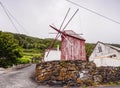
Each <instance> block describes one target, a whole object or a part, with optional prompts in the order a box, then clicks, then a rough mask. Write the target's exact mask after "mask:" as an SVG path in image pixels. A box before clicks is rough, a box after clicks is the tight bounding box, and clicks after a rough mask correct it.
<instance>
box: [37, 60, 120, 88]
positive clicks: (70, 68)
mask: <svg viewBox="0 0 120 88" xmlns="http://www.w3.org/2000/svg"><path fill="white" fill-rule="evenodd" d="M36 79H37V81H38V82H39V83H40V84H42V85H51V86H65V85H67V86H83V85H86V86H92V85H95V84H101V83H106V82H111V81H112V82H113V81H115V82H117V81H119V80H120V69H119V68H113V67H100V68H96V65H95V64H94V63H93V62H86V61H80V60H76V61H52V62H41V63H39V64H37V65H36Z"/></svg>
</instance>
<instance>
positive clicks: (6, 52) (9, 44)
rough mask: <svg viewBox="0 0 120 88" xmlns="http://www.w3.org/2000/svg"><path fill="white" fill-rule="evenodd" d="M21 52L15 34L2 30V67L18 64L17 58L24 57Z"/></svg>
mask: <svg viewBox="0 0 120 88" xmlns="http://www.w3.org/2000/svg"><path fill="white" fill-rule="evenodd" d="M21 52H22V51H21V49H20V47H19V45H18V41H17V40H16V39H14V36H13V35H12V34H9V33H5V32H1V31H0V67H7V66H11V65H13V64H17V58H19V57H22V54H21Z"/></svg>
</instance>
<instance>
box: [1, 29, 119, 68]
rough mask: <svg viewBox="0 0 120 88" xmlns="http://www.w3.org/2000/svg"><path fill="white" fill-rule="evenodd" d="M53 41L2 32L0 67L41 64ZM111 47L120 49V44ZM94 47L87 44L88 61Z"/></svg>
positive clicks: (57, 43) (57, 42) (58, 41)
mask: <svg viewBox="0 0 120 88" xmlns="http://www.w3.org/2000/svg"><path fill="white" fill-rule="evenodd" d="M52 41H53V39H51V38H46V39H42V38H35V37H30V36H26V35H23V34H14V33H8V32H1V31H0V67H8V66H12V65H13V64H26V63H30V62H35V63H36V62H39V61H40V59H42V58H43V55H44V52H45V49H47V48H48V47H49V46H50V44H51V42H52ZM57 45H61V44H60V40H57V41H56V42H55V44H54V45H53V48H56V47H57ZM111 45H114V46H117V47H120V44H111ZM94 47H95V44H93V43H86V44H85V49H86V56H87V59H88V58H89V56H90V54H91V53H92V51H93V49H94Z"/></svg>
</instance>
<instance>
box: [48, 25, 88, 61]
mask: <svg viewBox="0 0 120 88" xmlns="http://www.w3.org/2000/svg"><path fill="white" fill-rule="evenodd" d="M50 27H52V28H53V29H54V30H56V31H57V32H58V33H61V34H62V36H61V38H62V42H61V44H62V45H61V60H86V52H85V39H83V38H82V37H81V36H79V35H77V34H76V33H75V32H73V31H72V30H66V31H64V32H63V31H61V30H58V29H57V28H55V27H53V26H51V25H50Z"/></svg>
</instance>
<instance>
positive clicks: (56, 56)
mask: <svg viewBox="0 0 120 88" xmlns="http://www.w3.org/2000/svg"><path fill="white" fill-rule="evenodd" d="M47 53H48V52H47V51H46V52H45V55H44V61H55V60H61V51H60V50H59V51H57V50H50V52H49V55H48V56H47V57H46V55H47Z"/></svg>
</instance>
